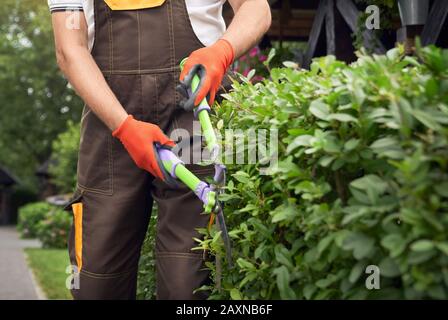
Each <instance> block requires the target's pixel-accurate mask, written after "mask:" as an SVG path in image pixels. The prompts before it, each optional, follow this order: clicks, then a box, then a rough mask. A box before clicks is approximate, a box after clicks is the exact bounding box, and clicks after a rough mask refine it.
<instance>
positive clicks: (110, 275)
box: [80, 268, 136, 279]
mask: <svg viewBox="0 0 448 320" xmlns="http://www.w3.org/2000/svg"><path fill="white" fill-rule="evenodd" d="M135 270H136V268H132V269H129V270H126V271H123V272H117V273H94V272H90V271H86V270H84V269H83V270H81V272H80V273H81V274H82V275H85V276H87V277H90V278H95V279H114V278H118V277H121V276H124V275H127V274H129V273H131V272H134V271H135Z"/></svg>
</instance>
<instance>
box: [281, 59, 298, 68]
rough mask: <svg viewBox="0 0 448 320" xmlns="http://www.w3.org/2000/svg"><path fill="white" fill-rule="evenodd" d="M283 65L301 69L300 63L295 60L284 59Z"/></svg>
mask: <svg viewBox="0 0 448 320" xmlns="http://www.w3.org/2000/svg"><path fill="white" fill-rule="evenodd" d="M283 65H284V66H285V67H286V68H291V69H299V64H298V63H297V62H293V61H283Z"/></svg>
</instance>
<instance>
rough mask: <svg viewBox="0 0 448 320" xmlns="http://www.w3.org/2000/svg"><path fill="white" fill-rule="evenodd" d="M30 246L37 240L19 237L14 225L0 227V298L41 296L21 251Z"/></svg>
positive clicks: (36, 245)
mask: <svg viewBox="0 0 448 320" xmlns="http://www.w3.org/2000/svg"><path fill="white" fill-rule="evenodd" d="M31 247H40V244H39V242H38V241H37V240H24V239H20V237H19V234H18V233H17V231H16V229H15V228H14V227H9V226H8V227H6V226H1V227H0V300H37V299H39V298H41V295H40V294H39V291H38V289H37V288H36V285H35V281H34V279H33V276H32V274H31V271H30V270H29V268H28V265H27V262H26V259H25V253H24V251H23V249H24V248H31Z"/></svg>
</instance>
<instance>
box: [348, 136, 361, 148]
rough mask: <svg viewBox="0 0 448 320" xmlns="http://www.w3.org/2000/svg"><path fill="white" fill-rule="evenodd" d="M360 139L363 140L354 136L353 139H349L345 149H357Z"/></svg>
mask: <svg viewBox="0 0 448 320" xmlns="http://www.w3.org/2000/svg"><path fill="white" fill-rule="evenodd" d="M360 141H361V140H359V139H355V138H352V139H350V140H348V141H347V142H346V143H345V144H344V150H345V151H352V150H353V149H356V148H357V147H358V146H359V143H360Z"/></svg>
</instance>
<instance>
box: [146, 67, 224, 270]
mask: <svg viewBox="0 0 448 320" xmlns="http://www.w3.org/2000/svg"><path fill="white" fill-rule="evenodd" d="M186 60H187V59H184V60H183V61H182V62H181V64H180V67H181V69H182V68H183V66H184V64H185V62H186ZM203 76H204V73H203V67H202V66H201V65H196V66H195V67H193V69H192V72H190V74H189V75H188V76H187V77H186V78H185V80H184V84H187V85H188V88H187V89H186V91H187V92H186V95H187V96H188V97H189V98H188V100H189V102H190V103H184V104H182V105H181V107H183V108H184V109H185V110H186V111H194V114H195V117H196V118H197V119H199V122H200V124H201V129H202V134H203V135H204V137H205V141H206V146H207V149H208V151H209V152H210V155H211V162H212V163H213V164H214V167H215V174H214V176H213V182H212V183H211V184H208V183H207V182H205V181H202V180H200V179H199V178H198V177H197V176H196V175H194V174H193V173H192V172H191V171H190V170H188V169H187V168H186V166H185V163H184V162H183V161H182V160H181V159H179V158H178V157H177V156H176V155H175V154H174V153H173V152H172V151H171V150H170V149H168V148H165V147H164V146H160V145H157V144H156V145H155V146H154V148H155V149H156V152H155V154H156V158H157V161H158V164H159V167H160V168H161V170H162V173H163V175H164V177H165V181H166V182H167V183H168V184H170V185H174V186H176V185H178V181H181V182H182V183H184V184H185V185H186V186H187V187H188V188H189V189H191V190H192V191H193V192H194V193H195V194H196V196H197V197H198V198H199V199H200V200H201V201H202V203H203V205H204V206H203V207H204V213H206V214H210V215H211V217H210V224H209V227H210V226H211V225H212V224H213V221H214V220H215V217H216V219H217V222H218V225H219V229H220V230H221V236H222V239H223V242H224V246H225V249H226V257H227V261H228V263H229V266H231V265H232V248H231V244H230V238H229V234H228V232H227V227H226V223H225V219H224V212H223V208H222V205H221V203H220V201H219V196H220V195H221V194H222V191H223V187H224V186H225V185H226V167H225V166H224V164H222V163H219V162H218V158H219V153H220V146H219V144H218V141H217V138H216V134H215V131H214V128H213V125H212V122H211V120H210V111H211V108H210V106H209V104H208V102H207V98H204V99H203V100H202V101H201V103H200V104H199V105H198V106H197V107H195V108H194V106H193V103H191V102H192V101H193V100H194V96H195V93H196V92H197V90H198V88H199V87H200V86H201V81H202V79H203Z"/></svg>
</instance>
